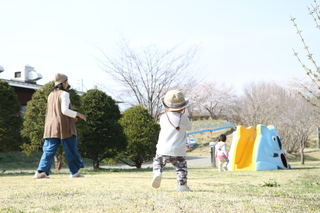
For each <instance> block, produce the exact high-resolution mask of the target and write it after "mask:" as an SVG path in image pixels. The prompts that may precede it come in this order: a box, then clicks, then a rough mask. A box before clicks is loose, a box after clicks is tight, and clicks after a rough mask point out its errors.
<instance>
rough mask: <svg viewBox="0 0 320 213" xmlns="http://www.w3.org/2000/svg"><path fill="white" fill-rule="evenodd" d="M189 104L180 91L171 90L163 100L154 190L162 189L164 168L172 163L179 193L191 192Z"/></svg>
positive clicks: (154, 168)
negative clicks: (189, 183)
mask: <svg viewBox="0 0 320 213" xmlns="http://www.w3.org/2000/svg"><path fill="white" fill-rule="evenodd" d="M188 104H189V100H188V99H185V98H184V94H183V93H182V92H180V91H178V90H170V91H168V92H167V94H166V95H165V97H164V98H162V105H163V106H164V108H165V109H164V110H165V113H164V114H162V115H161V117H160V126H161V130H160V134H159V139H158V144H157V152H156V156H155V158H154V161H153V179H152V183H151V184H152V187H154V188H159V187H160V183H161V179H162V171H163V167H164V166H165V165H166V163H171V164H172V165H173V166H174V168H175V171H176V173H177V175H178V177H177V181H178V191H191V190H190V188H189V187H188V186H187V174H188V168H187V161H186V142H187V137H186V130H191V128H192V123H191V121H189V118H188V116H186V115H185V114H184V110H185V108H186V107H187V106H188Z"/></svg>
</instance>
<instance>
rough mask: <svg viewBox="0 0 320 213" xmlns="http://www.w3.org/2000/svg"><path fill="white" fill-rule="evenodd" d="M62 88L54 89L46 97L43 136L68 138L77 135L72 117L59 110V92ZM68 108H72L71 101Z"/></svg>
mask: <svg viewBox="0 0 320 213" xmlns="http://www.w3.org/2000/svg"><path fill="white" fill-rule="evenodd" d="M62 92H64V91H63V90H59V89H55V90H54V91H52V92H51V93H50V95H49V97H48V102H47V114H46V120H45V126H44V135H43V138H60V139H65V138H70V137H71V136H73V135H75V136H77V130H76V125H75V123H74V120H73V118H71V117H69V116H66V115H64V114H62V112H61V98H60V95H61V93H62ZM69 109H72V106H71V103H70V105H69Z"/></svg>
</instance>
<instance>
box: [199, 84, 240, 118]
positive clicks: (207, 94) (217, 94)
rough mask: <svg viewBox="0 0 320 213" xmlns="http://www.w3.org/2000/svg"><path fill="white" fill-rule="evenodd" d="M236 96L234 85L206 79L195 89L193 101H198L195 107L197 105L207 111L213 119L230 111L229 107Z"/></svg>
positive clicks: (224, 115) (200, 109)
mask: <svg viewBox="0 0 320 213" xmlns="http://www.w3.org/2000/svg"><path fill="white" fill-rule="evenodd" d="M235 97H236V95H235V92H234V89H233V87H232V86H229V85H226V84H225V83H217V82H212V81H211V82H210V81H205V82H202V83H201V84H199V85H198V87H197V88H196V89H195V90H194V92H193V103H196V104H195V105H194V107H197V108H198V111H207V112H208V113H209V114H210V117H211V119H220V118H222V116H223V117H224V118H225V117H226V116H227V115H228V114H229V113H230V112H229V111H228V109H229V108H230V104H232V103H233V102H234V101H233V99H234V98H235Z"/></svg>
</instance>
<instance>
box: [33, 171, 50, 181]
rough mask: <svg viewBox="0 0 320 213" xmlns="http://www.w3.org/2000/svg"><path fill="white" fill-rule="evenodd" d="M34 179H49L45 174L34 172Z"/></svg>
mask: <svg viewBox="0 0 320 213" xmlns="http://www.w3.org/2000/svg"><path fill="white" fill-rule="evenodd" d="M33 178H34V179H41V178H50V177H49V176H48V175H47V174H46V173H45V172H38V171H36V173H35V174H34V176H33Z"/></svg>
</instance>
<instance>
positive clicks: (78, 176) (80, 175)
mask: <svg viewBox="0 0 320 213" xmlns="http://www.w3.org/2000/svg"><path fill="white" fill-rule="evenodd" d="M80 177H84V175H82V174H80V173H79V172H77V173H75V174H73V175H70V178H80Z"/></svg>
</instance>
